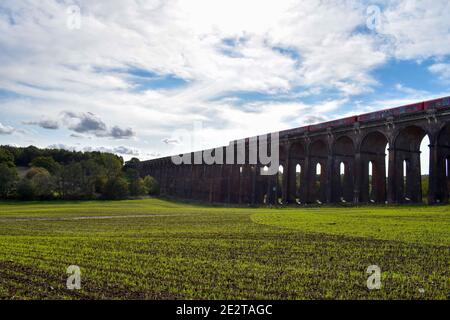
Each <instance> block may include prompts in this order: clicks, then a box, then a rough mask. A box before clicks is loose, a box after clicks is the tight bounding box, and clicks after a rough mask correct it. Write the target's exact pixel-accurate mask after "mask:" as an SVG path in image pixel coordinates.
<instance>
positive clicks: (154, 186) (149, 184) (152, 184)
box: [144, 176, 159, 196]
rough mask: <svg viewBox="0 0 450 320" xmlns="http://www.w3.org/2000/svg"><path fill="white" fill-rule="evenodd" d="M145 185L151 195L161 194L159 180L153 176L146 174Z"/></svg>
mask: <svg viewBox="0 0 450 320" xmlns="http://www.w3.org/2000/svg"><path fill="white" fill-rule="evenodd" d="M144 186H145V188H146V189H147V192H148V194H149V195H151V196H156V195H158V194H159V182H158V181H157V180H156V179H155V178H153V177H152V176H146V177H145V178H144Z"/></svg>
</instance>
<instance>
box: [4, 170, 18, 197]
mask: <svg viewBox="0 0 450 320" xmlns="http://www.w3.org/2000/svg"><path fill="white" fill-rule="evenodd" d="M17 178H18V176H17V170H16V168H15V167H10V166H9V164H8V163H6V162H4V163H0V197H2V198H7V197H8V196H9V194H10V192H11V191H12V190H13V188H14V185H15V183H16V181H17Z"/></svg>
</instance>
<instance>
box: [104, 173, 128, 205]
mask: <svg viewBox="0 0 450 320" xmlns="http://www.w3.org/2000/svg"><path fill="white" fill-rule="evenodd" d="M127 195H128V182H127V180H125V179H124V178H122V177H113V178H110V179H108V182H107V183H106V185H105V192H104V194H103V196H104V197H105V198H106V199H110V200H118V199H125V198H126V197H127Z"/></svg>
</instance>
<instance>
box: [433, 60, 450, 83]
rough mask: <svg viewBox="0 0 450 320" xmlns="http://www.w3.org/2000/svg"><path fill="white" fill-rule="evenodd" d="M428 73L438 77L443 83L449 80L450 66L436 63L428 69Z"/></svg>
mask: <svg viewBox="0 0 450 320" xmlns="http://www.w3.org/2000/svg"><path fill="white" fill-rule="evenodd" d="M429 70H430V72H432V73H434V74H436V75H438V76H439V78H440V79H441V80H443V81H449V80H450V64H448V63H436V64H433V65H431V66H430V67H429Z"/></svg>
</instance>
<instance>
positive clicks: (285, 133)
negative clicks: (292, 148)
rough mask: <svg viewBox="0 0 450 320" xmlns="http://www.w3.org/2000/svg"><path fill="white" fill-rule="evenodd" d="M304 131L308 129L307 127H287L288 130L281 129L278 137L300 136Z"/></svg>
mask: <svg viewBox="0 0 450 320" xmlns="http://www.w3.org/2000/svg"><path fill="white" fill-rule="evenodd" d="M306 131H308V127H300V128H294V129H288V130H284V131H281V132H280V137H287V136H300V135H302V134H304V133H305V132H306Z"/></svg>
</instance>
